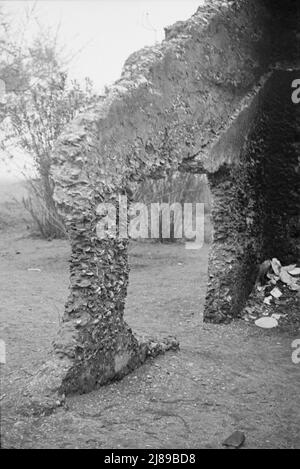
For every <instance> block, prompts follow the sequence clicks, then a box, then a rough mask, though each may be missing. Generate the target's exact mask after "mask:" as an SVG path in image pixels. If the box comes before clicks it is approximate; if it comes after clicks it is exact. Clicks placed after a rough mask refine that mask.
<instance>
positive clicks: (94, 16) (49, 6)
mask: <svg viewBox="0 0 300 469" xmlns="http://www.w3.org/2000/svg"><path fill="white" fill-rule="evenodd" d="M0 3H1V5H2V4H3V5H4V7H5V10H6V11H7V12H8V13H9V14H10V15H11V18H12V19H14V20H15V21H20V18H24V9H27V11H30V9H31V8H32V7H33V6H34V10H33V11H34V14H33V16H32V19H31V22H30V27H29V28H27V29H28V34H29V35H32V36H34V35H35V33H36V31H37V30H38V28H37V24H39V25H40V26H42V27H45V28H47V27H51V28H53V29H56V28H57V26H58V25H60V27H59V36H58V37H59V41H60V43H61V44H62V45H63V44H64V45H66V47H67V50H68V51H69V52H74V53H77V52H78V53H77V54H76V56H75V58H74V59H73V60H72V61H71V63H70V70H69V73H70V76H71V77H73V78H77V79H79V80H83V79H84V78H85V77H86V76H87V77H90V78H91V79H92V80H93V82H94V85H95V88H96V89H97V90H99V91H101V90H102V89H103V87H104V86H105V85H109V84H110V83H112V82H113V81H114V80H116V79H117V78H119V76H120V73H121V70H122V66H123V64H124V62H125V60H126V59H127V57H128V56H129V55H130V54H131V53H132V52H134V51H136V50H138V49H140V48H142V47H144V46H146V45H152V44H154V43H155V42H156V41H161V40H162V39H164V27H165V26H169V25H171V24H173V23H175V22H176V21H179V20H185V19H187V18H189V17H190V16H191V15H192V14H193V13H195V12H196V10H197V8H198V6H199V5H200V4H201V3H204V2H203V0H197V1H195V0H147V1H144V0H122V1H121V0H63V1H62V0H38V1H36V2H34V1H29V0H23V1H19V0H18V1H14V0H9V1H0ZM23 162H24V157H23V156H21V155H20V156H17V157H16V158H14V160H13V161H10V162H9V166H8V167H7V165H6V164H3V162H1V158H0V178H2V179H3V178H10V179H12V178H13V179H14V178H15V177H16V176H17V177H19V175H20V168H22V165H23Z"/></svg>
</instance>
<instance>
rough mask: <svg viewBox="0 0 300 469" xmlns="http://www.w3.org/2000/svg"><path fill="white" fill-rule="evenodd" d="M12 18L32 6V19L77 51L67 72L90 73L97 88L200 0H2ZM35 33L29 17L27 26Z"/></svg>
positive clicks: (80, 77) (152, 42) (118, 71)
mask: <svg viewBox="0 0 300 469" xmlns="http://www.w3.org/2000/svg"><path fill="white" fill-rule="evenodd" d="M1 3H3V4H4V5H5V7H6V9H7V11H9V12H10V13H11V14H12V16H17V15H20V12H22V10H24V7H26V8H27V9H28V8H30V6H33V5H34V4H35V5H36V6H35V9H34V17H35V20H36V21H37V22H38V23H39V24H41V25H45V26H52V27H53V28H55V27H56V26H57V25H58V24H60V33H59V38H60V42H61V43H62V44H66V46H67V48H68V50H70V51H73V52H77V51H81V52H79V53H78V54H77V55H76V57H75V58H74V59H73V61H72V62H71V64H70V74H71V75H72V76H73V77H76V78H78V79H83V78H84V77H85V76H89V77H90V78H91V79H92V80H93V81H94V83H95V86H96V87H97V89H102V88H103V86H104V85H108V84H110V83H111V82H113V81H114V80H116V79H117V78H118V77H119V75H120V73H121V69H122V65H123V64H124V62H125V60H126V58H127V57H128V55H129V54H131V53H132V52H134V51H136V50H138V49H140V48H142V47H144V46H145V45H151V44H154V43H155V41H161V40H162V39H163V38H164V27H165V26H168V25H170V24H173V23H175V22H176V21H178V20H185V19H187V18H189V17H190V16H191V15H192V14H193V13H195V11H196V10H197V7H198V6H199V5H200V4H201V3H203V0H197V1H195V0H148V1H144V0H122V1H120V0H63V1H61V0H39V1H37V2H32V1H29V0H27V1H26V0H25V1H12V0H10V1H2V2H1ZM31 26H32V32H33V34H34V32H35V28H34V21H33V22H32V24H31Z"/></svg>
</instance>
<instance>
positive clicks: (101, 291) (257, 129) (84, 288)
mask: <svg viewBox="0 0 300 469" xmlns="http://www.w3.org/2000/svg"><path fill="white" fill-rule="evenodd" d="M280 3H282V2H276V1H275V2H274V1H267V0H265V1H263V0H261V1H258V0H237V1H231V2H224V1H223V2H219V1H208V2H207V3H206V4H205V6H202V7H200V8H199V9H198V11H197V12H196V13H195V15H194V16H192V17H191V18H190V19H189V20H188V21H185V22H178V23H176V24H175V25H174V26H172V27H169V28H166V39H165V40H164V41H163V42H162V43H161V44H158V45H155V46H153V47H148V48H145V49H143V50H141V51H139V52H136V53H134V54H132V55H131V56H130V57H129V58H128V60H127V61H126V63H125V65H124V69H123V72H122V75H121V78H120V79H119V80H118V81H117V82H115V84H114V85H113V86H112V87H111V88H110V90H109V91H108V93H107V95H106V96H105V97H100V98H99V101H98V102H97V103H96V104H95V106H94V107H93V108H92V109H91V110H90V111H89V112H87V113H85V114H83V115H80V116H79V117H78V118H77V119H76V120H75V121H74V122H73V123H72V124H71V125H70V126H69V127H68V128H67V129H66V131H65V132H64V134H63V136H62V137H61V138H60V140H59V142H58V144H57V149H56V153H55V155H54V156H53V179H54V181H55V199H56V202H57V205H58V208H59V211H60V213H61V215H62V217H63V219H64V221H65V223H66V226H67V230H68V234H69V237H70V243H71V247H72V256H71V259H70V283H71V285H70V294H69V298H68V300H67V303H66V309H65V314H64V319H63V324H62V326H61V329H60V331H59V334H58V337H57V339H56V341H55V345H54V352H53V355H52V357H51V358H50V360H49V361H48V362H47V363H46V364H45V365H44V367H43V368H42V369H41V370H39V372H38V374H37V376H36V378H35V379H34V380H33V381H32V383H31V386H30V387H29V388H28V392H29V393H30V394H31V396H33V397H34V396H35V397H36V396H37V395H39V396H40V390H41V389H44V390H45V395H48V396H49V399H51V395H52V394H53V393H54V392H58V393H59V394H61V395H63V394H67V393H73V392H87V391H89V390H91V389H93V388H95V387H97V386H99V385H101V384H104V383H106V382H108V381H110V380H112V379H118V378H121V377H122V376H124V375H125V374H126V373H128V372H129V371H130V370H132V369H133V368H134V367H136V366H138V365H140V364H141V363H142V362H143V361H144V360H145V359H146V358H147V356H149V355H152V356H153V355H156V354H157V353H160V352H162V351H165V350H167V349H169V348H176V347H177V343H176V341H175V340H172V339H166V340H165V341H164V342H162V343H156V342H153V341H151V340H143V341H141V340H140V341H139V340H138V339H137V338H136V336H135V335H134V334H133V333H132V331H131V329H130V328H129V327H128V325H127V324H126V323H125V322H124V319H123V312H124V303H125V298H126V291H127V283H128V259H127V242H126V241H124V240H120V239H118V236H114V235H113V234H112V235H111V237H109V238H107V239H105V240H101V239H98V237H97V235H96V224H97V222H98V221H99V219H100V217H101V215H100V214H99V213H97V206H98V204H99V203H100V202H110V203H113V204H115V205H116V207H117V202H118V198H119V196H120V195H125V194H127V195H128V197H129V195H130V193H131V191H130V187H131V185H132V184H134V183H136V182H138V181H142V180H143V179H144V178H159V177H163V176H164V175H165V174H167V172H168V171H170V170H176V169H179V170H182V171H192V172H194V173H196V172H198V173H206V174H207V175H208V179H209V182H210V187H211V191H212V196H213V214H212V219H213V225H214V240H213V244H212V247H211V253H210V260H209V278H208V290H207V298H206V309H205V313H204V314H205V320H207V321H213V322H222V321H227V320H230V319H231V318H232V317H235V316H236V315H238V313H239V311H240V310H241V308H242V307H243V305H244V303H245V301H246V299H247V295H248V294H249V292H250V290H251V288H252V286H253V282H254V280H255V276H256V268H257V262H259V261H261V260H264V259H265V258H266V257H268V256H271V255H275V254H276V256H278V257H280V258H281V259H282V260H283V261H285V260H288V259H293V260H294V259H295V255H296V254H297V252H296V249H297V248H296V246H297V239H296V238H297V236H298V235H299V221H298V215H299V125H300V123H299V119H298V121H297V120H296V108H297V106H296V105H295V104H293V103H292V101H291V90H292V89H291V82H292V80H293V79H294V78H300V71H299V69H298V66H297V60H298V58H299V48H298V43H297V40H299V31H298V32H297V31H296V27H297V26H298V25H299V23H300V21H299V16H298V17H297V14H298V12H297V11H296V9H297V2H296V1H295V2H292V1H290V2H289V1H286V2H284V3H285V10H284V11H283V10H282V9H280V5H279V4H280ZM278 5H279V6H278ZM297 70H298V71H297ZM299 106H300V105H299ZM297 204H298V205H297ZM36 390H38V392H37V393H35V391H36ZM36 399H37V400H38V399H39V398H36ZM37 404H38V403H37Z"/></svg>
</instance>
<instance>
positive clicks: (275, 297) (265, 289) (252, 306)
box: [242, 258, 300, 333]
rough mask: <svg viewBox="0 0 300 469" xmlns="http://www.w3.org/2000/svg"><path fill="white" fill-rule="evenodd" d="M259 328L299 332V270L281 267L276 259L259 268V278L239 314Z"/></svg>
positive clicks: (293, 266) (289, 266)
mask: <svg viewBox="0 0 300 469" xmlns="http://www.w3.org/2000/svg"><path fill="white" fill-rule="evenodd" d="M242 318H243V319H244V320H245V321H247V322H252V323H254V324H255V325H256V326H258V327H262V328H265V329H271V328H273V327H279V328H280V329H282V330H285V331H288V332H294V333H298V332H299V331H300V267H299V266H297V264H291V265H287V266H282V265H281V263H280V261H279V260H278V259H276V258H273V259H272V260H266V261H265V262H263V263H262V264H261V266H260V270H259V275H258V279H257V281H256V284H255V286H254V289H253V291H252V293H251V295H250V296H249V299H248V301H247V305H246V306H245V308H244V309H243V311H242Z"/></svg>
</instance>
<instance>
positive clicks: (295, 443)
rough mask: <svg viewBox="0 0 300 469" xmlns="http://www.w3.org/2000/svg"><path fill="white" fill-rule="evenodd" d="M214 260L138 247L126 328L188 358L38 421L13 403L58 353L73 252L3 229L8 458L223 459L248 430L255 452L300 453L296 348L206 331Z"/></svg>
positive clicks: (276, 334) (0, 333)
mask: <svg viewBox="0 0 300 469" xmlns="http://www.w3.org/2000/svg"><path fill="white" fill-rule="evenodd" d="M207 254H208V247H207V246H205V247H204V248H203V249H201V250H197V251H189V250H186V249H184V246H182V245H159V244H149V243H143V244H134V245H133V247H132V248H131V250H130V262H131V274H130V287H129V292H128V299H127V308H126V318H127V321H128V322H129V323H130V325H131V326H132V328H133V329H134V330H136V331H138V332H139V333H143V332H145V333H147V334H149V333H150V334H152V335H154V336H158V337H162V336H165V335H170V334H173V335H176V336H177V338H178V339H179V340H180V343H181V348H180V351H178V352H168V353H166V354H165V355H164V356H160V357H158V358H157V359H155V360H152V361H148V362H147V363H146V364H145V365H143V366H142V367H140V368H139V369H137V370H135V371H134V372H133V373H132V374H130V375H129V376H127V377H125V378H124V379H123V380H122V381H120V382H116V383H113V384H111V385H108V386H105V387H102V388H101V389H99V390H97V391H94V392H92V393H90V394H86V395H79V396H74V397H70V398H68V400H67V405H68V408H67V409H58V410H57V411H56V412H55V413H53V414H52V415H50V416H40V417H35V418H33V417H32V418H31V417H30V418H29V417H24V416H21V415H20V414H18V413H17V411H16V408H15V402H14V399H13V397H12V396H13V395H14V392H15V391H16V390H21V389H22V387H23V386H24V383H25V382H26V381H27V380H28V379H30V378H31V376H32V375H33V374H34V372H35V371H36V369H37V367H38V366H39V364H40V363H42V362H43V360H45V358H46V356H47V353H48V351H49V350H50V347H51V342H52V340H53V338H54V336H55V333H56V330H57V328H58V326H59V321H60V317H61V315H62V311H63V305H64V300H65V298H66V295H67V288H68V264H67V259H68V255H69V246H68V243H67V242H66V241H58V240H54V241H51V242H49V241H44V240H40V239H33V238H30V237H29V235H28V232H25V231H24V229H23V225H19V226H18V227H15V228H11V227H5V229H2V231H0V288H1V302H0V316H1V318H0V319H1V328H0V338H1V339H3V340H5V342H6V350H7V362H6V364H5V365H2V366H1V392H0V399H1V444H2V447H4V448H221V447H222V446H221V442H222V441H223V440H224V439H225V438H226V437H227V436H229V435H230V434H231V433H232V432H233V431H234V430H241V431H243V432H244V433H245V435H246V443H245V445H244V447H246V448H300V396H299V384H300V365H296V364H293V362H292V359H291V355H292V348H291V342H292V340H293V339H295V337H291V336H289V335H288V334H287V333H282V332H280V331H279V330H276V329H275V330H274V329H273V330H271V331H264V330H261V329H259V328H257V327H255V326H253V325H250V324H247V323H245V322H244V321H236V322H233V323H231V324H230V325H223V326H222V325H218V326H217V325H207V324H203V323H202V311H203V304H204V296H205V288H206V272H207ZM28 269H40V270H28ZM299 338H300V337H299Z"/></svg>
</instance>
